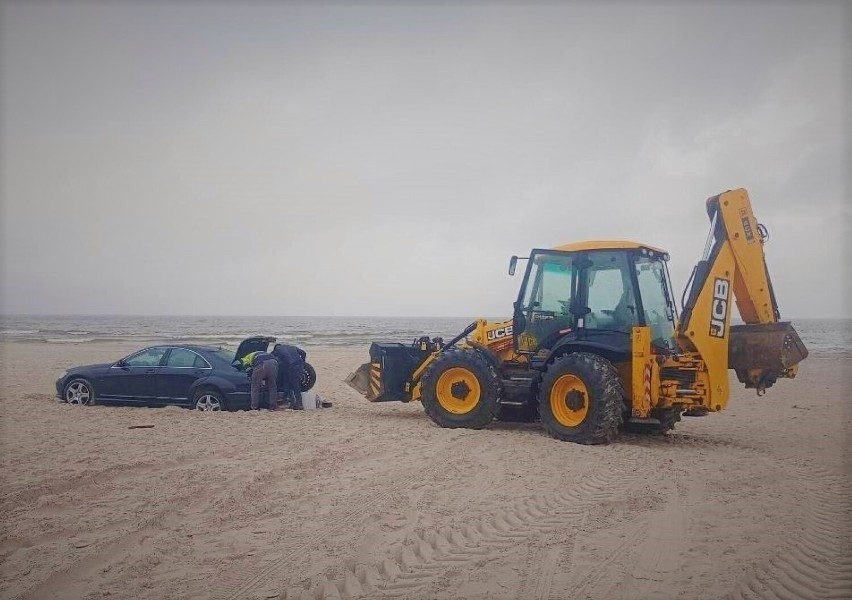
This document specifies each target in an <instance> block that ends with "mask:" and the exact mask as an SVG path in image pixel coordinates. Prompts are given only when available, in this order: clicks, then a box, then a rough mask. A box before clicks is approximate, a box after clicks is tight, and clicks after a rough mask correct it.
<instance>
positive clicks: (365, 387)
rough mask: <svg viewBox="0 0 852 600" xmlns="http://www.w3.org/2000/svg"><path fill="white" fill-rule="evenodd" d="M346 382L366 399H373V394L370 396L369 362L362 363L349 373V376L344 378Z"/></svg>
mask: <svg viewBox="0 0 852 600" xmlns="http://www.w3.org/2000/svg"><path fill="white" fill-rule="evenodd" d="M346 383H347V384H348V385H349V387H351V388H352V389H353V390H355V391H356V392H358V393H359V394H361V395H362V396H364V397H366V398H367V400H374V399H375V394H373V396H374V397H373V398H370V395H371V394H370V392H371V390H370V363H364V364H363V365H361V366H360V367H358V369H357V370H356V371H355V372H354V373H350V374H349V377H347V378H346Z"/></svg>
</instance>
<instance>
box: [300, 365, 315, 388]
mask: <svg viewBox="0 0 852 600" xmlns="http://www.w3.org/2000/svg"><path fill="white" fill-rule="evenodd" d="M316 382H317V372H316V371H315V370H314V368H313V367H312V366H311V365H310V363H305V370H304V371H302V376H301V377H300V378H299V388H300V389H301V390H302V391H303V392H307V391H308V390H310V389H311V388H312V387H314V385H315V384H316Z"/></svg>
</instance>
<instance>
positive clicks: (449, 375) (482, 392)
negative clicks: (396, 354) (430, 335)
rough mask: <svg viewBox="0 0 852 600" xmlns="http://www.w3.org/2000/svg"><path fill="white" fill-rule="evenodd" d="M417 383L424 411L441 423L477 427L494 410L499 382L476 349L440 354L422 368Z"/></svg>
mask: <svg viewBox="0 0 852 600" xmlns="http://www.w3.org/2000/svg"><path fill="white" fill-rule="evenodd" d="M420 387H421V392H420V400H421V402H422V403H423V408H424V410H425V411H426V414H427V415H429V418H430V419H432V420H433V421H434V422H435V423H436V424H438V425H440V426H441V427H450V428H456V427H465V428H468V429H481V428H483V427H485V426H487V425H488V424H489V423H491V421H492V420H493V419H494V415H495V414H496V413H497V408H498V404H497V402H498V397H499V395H500V382H499V380H498V379H497V373H495V372H494V368H493V367H492V366H491V365H490V364H489V362H488V361H487V360H486V359H485V358H484V357H483V356H482V355H481V354H480V353H479V352H478V351H477V350H469V349H461V350H448V351H447V352H444V353H442V354H440V355H439V356H438V357H437V358H435V360H434V361H433V362H432V364H431V365H429V366H428V367H427V368H426V371H425V372H424V373H423V378H422V379H421V380H420Z"/></svg>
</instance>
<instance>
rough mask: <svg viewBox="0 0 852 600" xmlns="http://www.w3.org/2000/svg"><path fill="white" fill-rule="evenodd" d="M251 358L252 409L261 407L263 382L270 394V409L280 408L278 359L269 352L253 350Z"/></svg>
mask: <svg viewBox="0 0 852 600" xmlns="http://www.w3.org/2000/svg"><path fill="white" fill-rule="evenodd" d="M249 357H250V360H251V409H252V410H259V409H260V395H261V388H262V386H263V384H266V392H267V394H268V395H269V410H278V359H277V358H276V357H275V356H273V355H271V354H269V353H268V352H252V353H251V354H250V355H249V356H247V357H246V358H249Z"/></svg>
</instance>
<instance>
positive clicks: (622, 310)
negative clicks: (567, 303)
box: [585, 252, 638, 333]
mask: <svg viewBox="0 0 852 600" xmlns="http://www.w3.org/2000/svg"><path fill="white" fill-rule="evenodd" d="M588 258H589V265H588V268H587V269H586V271H585V273H586V285H587V286H588V288H587V289H588V294H587V295H588V300H587V306H588V308H589V313H588V315H587V316H586V328H588V329H605V330H610V331H623V332H626V333H629V332H630V331H631V329H632V327H633V326H634V325H636V324H637V323H638V320H637V319H638V317H637V311H636V295H635V294H634V292H633V281H632V279H631V276H630V267H629V265H628V262H627V253H625V252H590V253H589V254H588Z"/></svg>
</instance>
